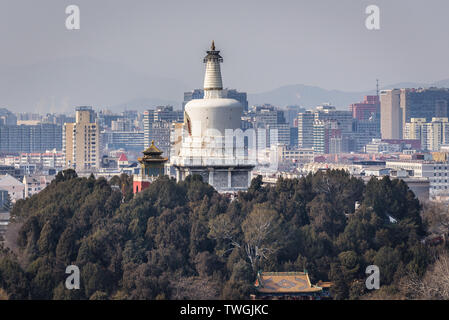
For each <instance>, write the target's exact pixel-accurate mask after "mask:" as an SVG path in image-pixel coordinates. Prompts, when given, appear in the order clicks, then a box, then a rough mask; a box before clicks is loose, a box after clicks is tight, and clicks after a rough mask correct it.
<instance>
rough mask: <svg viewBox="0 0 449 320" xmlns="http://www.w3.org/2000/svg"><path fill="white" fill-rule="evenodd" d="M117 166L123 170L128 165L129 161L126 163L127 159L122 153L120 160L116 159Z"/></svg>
mask: <svg viewBox="0 0 449 320" xmlns="http://www.w3.org/2000/svg"><path fill="white" fill-rule="evenodd" d="M117 164H118V166H119V168H123V167H126V166H128V165H129V161H128V157H127V156H126V154H124V153H122V154H121V155H120V158H118V161H117Z"/></svg>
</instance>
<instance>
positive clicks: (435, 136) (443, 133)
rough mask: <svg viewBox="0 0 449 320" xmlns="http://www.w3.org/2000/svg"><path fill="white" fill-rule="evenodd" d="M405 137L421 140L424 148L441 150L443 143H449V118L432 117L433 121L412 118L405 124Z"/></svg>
mask: <svg viewBox="0 0 449 320" xmlns="http://www.w3.org/2000/svg"><path fill="white" fill-rule="evenodd" d="M404 138H405V139H415V140H420V141H421V146H422V149H424V150H428V151H439V150H440V147H441V145H442V144H447V143H449V123H448V118H432V121H431V122H427V121H426V118H411V119H410V122H408V123H406V124H405V130H404Z"/></svg>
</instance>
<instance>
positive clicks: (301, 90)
mask: <svg viewBox="0 0 449 320" xmlns="http://www.w3.org/2000/svg"><path fill="white" fill-rule="evenodd" d="M420 87H421V88H427V87H446V88H447V87H449V79H446V80H442V81H438V82H435V83H431V84H425V83H413V82H402V83H396V84H392V85H388V86H385V87H382V88H381V89H393V88H420ZM373 94H376V91H375V90H371V91H362V92H347V91H339V90H326V89H323V88H320V87H315V86H307V85H303V84H297V85H288V86H283V87H280V88H277V89H274V90H271V91H267V92H262V93H255V94H248V102H249V104H250V105H257V104H263V103H270V104H273V105H276V106H287V105H301V106H304V107H314V106H317V105H320V104H322V103H326V102H329V103H331V104H332V105H334V106H336V107H338V108H340V109H343V108H344V109H346V108H347V107H348V106H349V105H350V104H352V103H355V102H358V101H362V99H363V97H364V96H366V95H373Z"/></svg>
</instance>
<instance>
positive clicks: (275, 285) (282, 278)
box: [255, 272, 323, 294]
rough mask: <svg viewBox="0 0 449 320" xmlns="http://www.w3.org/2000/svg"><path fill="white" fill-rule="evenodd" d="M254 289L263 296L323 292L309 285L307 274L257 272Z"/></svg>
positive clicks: (319, 288)
mask: <svg viewBox="0 0 449 320" xmlns="http://www.w3.org/2000/svg"><path fill="white" fill-rule="evenodd" d="M255 287H256V289H257V291H258V292H259V293H264V294H282V293H314V292H321V291H322V290H323V289H322V288H321V287H318V286H315V285H312V284H311V283H310V279H309V275H308V274H307V272H259V274H258V275H257V279H256V282H255Z"/></svg>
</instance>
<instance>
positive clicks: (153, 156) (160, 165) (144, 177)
mask: <svg viewBox="0 0 449 320" xmlns="http://www.w3.org/2000/svg"><path fill="white" fill-rule="evenodd" d="M162 153H163V151H161V150H160V149H158V148H157V147H156V146H155V145H154V140H152V141H151V145H150V146H149V147H148V148H147V149H146V150H145V151H143V157H142V158H138V159H137V160H138V161H139V162H140V173H139V174H135V175H134V177H133V192H134V193H138V192H141V191H142V190H145V189H146V188H148V187H149V186H150V184H151V183H152V182H153V181H154V180H156V179H157V177H159V176H162V175H164V172H165V171H164V170H165V163H166V162H167V161H168V159H167V158H164V157H163V156H162Z"/></svg>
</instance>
